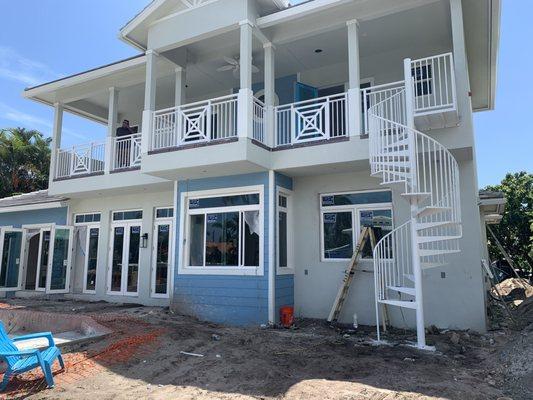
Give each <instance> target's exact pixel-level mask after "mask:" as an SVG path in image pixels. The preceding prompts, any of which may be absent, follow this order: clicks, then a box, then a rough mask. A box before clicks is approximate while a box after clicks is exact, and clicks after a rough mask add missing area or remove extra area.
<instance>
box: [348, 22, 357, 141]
mask: <svg viewBox="0 0 533 400" xmlns="http://www.w3.org/2000/svg"><path fill="white" fill-rule="evenodd" d="M346 27H347V33H348V135H350V136H358V135H360V134H361V94H360V79H361V72H360V68H359V23H358V22H357V20H355V19H353V20H351V21H348V22H346Z"/></svg>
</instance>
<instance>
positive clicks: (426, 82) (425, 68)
mask: <svg viewBox="0 0 533 400" xmlns="http://www.w3.org/2000/svg"><path fill="white" fill-rule="evenodd" d="M411 76H412V77H413V78H414V80H415V95H416V96H426V95H429V94H431V93H432V92H433V88H432V81H433V74H432V70H431V64H426V65H421V66H419V67H415V68H412V69H411Z"/></svg>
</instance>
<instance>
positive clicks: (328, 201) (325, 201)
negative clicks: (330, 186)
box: [322, 196, 335, 206]
mask: <svg viewBox="0 0 533 400" xmlns="http://www.w3.org/2000/svg"><path fill="white" fill-rule="evenodd" d="M334 204H335V197H334V196H322V205H323V206H332V205H334Z"/></svg>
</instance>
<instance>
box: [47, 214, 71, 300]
mask: <svg viewBox="0 0 533 400" xmlns="http://www.w3.org/2000/svg"><path fill="white" fill-rule="evenodd" d="M73 237H74V229H73V227H71V226H62V225H54V226H52V230H51V234H50V239H51V241H50V244H49V246H50V247H49V248H50V250H49V254H48V269H47V273H46V292H47V293H68V292H69V289H70V269H71V265H72V249H73V245H72V243H73Z"/></svg>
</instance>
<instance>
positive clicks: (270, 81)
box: [263, 43, 276, 147]
mask: <svg viewBox="0 0 533 400" xmlns="http://www.w3.org/2000/svg"><path fill="white" fill-rule="evenodd" d="M263 48H264V50H265V78H264V81H265V107H266V119H265V132H266V143H265V144H266V145H267V146H270V147H274V146H275V144H276V141H275V135H276V131H275V125H274V106H275V105H276V100H275V99H276V71H275V58H274V50H275V47H274V45H273V44H272V43H266V44H265V45H264V46H263Z"/></svg>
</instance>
